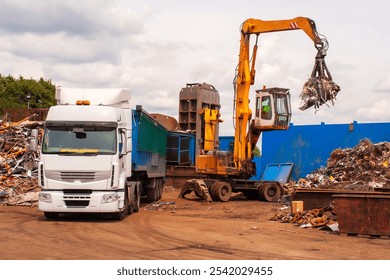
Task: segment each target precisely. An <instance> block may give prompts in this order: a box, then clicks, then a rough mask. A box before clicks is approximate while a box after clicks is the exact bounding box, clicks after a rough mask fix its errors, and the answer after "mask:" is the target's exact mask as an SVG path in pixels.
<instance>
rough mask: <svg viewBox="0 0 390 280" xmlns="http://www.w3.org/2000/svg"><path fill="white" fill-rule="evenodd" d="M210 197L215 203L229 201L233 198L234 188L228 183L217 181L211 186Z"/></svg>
mask: <svg viewBox="0 0 390 280" xmlns="http://www.w3.org/2000/svg"><path fill="white" fill-rule="evenodd" d="M210 195H211V198H212V199H213V201H222V202H226V201H229V199H230V197H231V196H232V186H230V184H229V183H227V182H223V181H217V182H215V183H214V184H213V185H212V186H211V188H210Z"/></svg>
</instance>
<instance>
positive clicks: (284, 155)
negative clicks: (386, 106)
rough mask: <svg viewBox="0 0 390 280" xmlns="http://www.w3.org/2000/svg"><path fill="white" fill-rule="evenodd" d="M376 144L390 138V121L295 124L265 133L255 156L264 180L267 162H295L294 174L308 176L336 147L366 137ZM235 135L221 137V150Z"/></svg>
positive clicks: (346, 145) (258, 171)
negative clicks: (285, 128)
mask: <svg viewBox="0 0 390 280" xmlns="http://www.w3.org/2000/svg"><path fill="white" fill-rule="evenodd" d="M365 138H367V139H369V140H370V141H371V142H373V143H379V142H383V141H390V123H389V122H387V123H385V122H383V123H358V122H356V121H354V122H353V123H350V124H325V123H321V124H319V125H293V124H292V125H291V126H290V128H289V129H288V130H283V131H269V132H264V133H263V135H262V145H261V154H262V156H261V157H260V158H255V159H254V161H255V163H256V167H257V168H256V170H257V172H256V173H257V174H256V176H255V177H253V178H252V179H261V177H262V174H263V173H264V170H265V168H266V166H267V164H278V163H293V164H294V167H293V171H292V173H291V177H292V178H293V179H295V180H297V179H299V178H304V177H305V176H306V175H307V174H310V173H311V172H313V171H314V170H316V169H318V168H320V167H322V166H326V163H327V160H328V158H329V156H330V154H331V152H332V151H333V150H334V149H337V148H342V149H343V148H348V147H350V148H352V147H354V146H356V145H357V144H358V143H359V142H360V141H361V140H362V139H365ZM233 140H234V139H233V137H232V136H224V137H220V142H221V145H220V146H221V150H229V147H230V143H232V142H233Z"/></svg>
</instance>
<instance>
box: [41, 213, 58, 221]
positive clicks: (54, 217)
mask: <svg viewBox="0 0 390 280" xmlns="http://www.w3.org/2000/svg"><path fill="white" fill-rule="evenodd" d="M43 215H45V218H46V219H48V220H57V219H58V217H59V216H60V213H57V212H43Z"/></svg>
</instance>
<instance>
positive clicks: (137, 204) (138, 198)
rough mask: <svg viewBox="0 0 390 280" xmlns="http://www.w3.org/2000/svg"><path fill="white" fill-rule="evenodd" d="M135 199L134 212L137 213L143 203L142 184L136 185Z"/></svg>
mask: <svg viewBox="0 0 390 280" xmlns="http://www.w3.org/2000/svg"><path fill="white" fill-rule="evenodd" d="M134 193H135V200H134V213H137V212H138V211H139V207H140V204H141V189H140V186H139V185H138V184H137V185H136V186H135V192H134Z"/></svg>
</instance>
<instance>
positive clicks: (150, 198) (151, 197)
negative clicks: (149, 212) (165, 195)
mask: <svg viewBox="0 0 390 280" xmlns="http://www.w3.org/2000/svg"><path fill="white" fill-rule="evenodd" d="M158 193H159V190H158V188H149V189H147V190H146V201H147V202H148V203H152V202H155V201H157V200H158Z"/></svg>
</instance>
